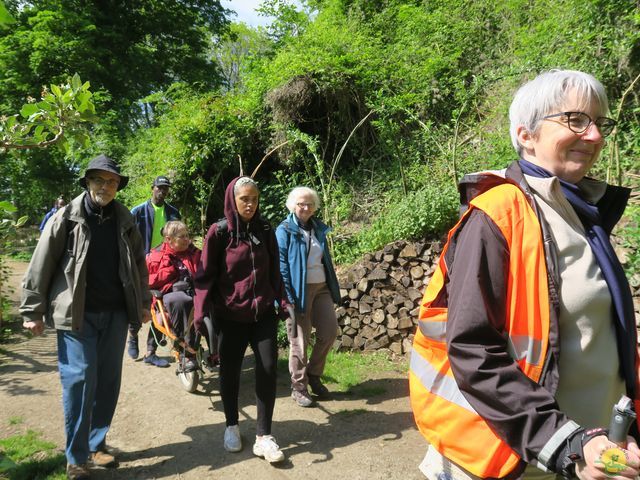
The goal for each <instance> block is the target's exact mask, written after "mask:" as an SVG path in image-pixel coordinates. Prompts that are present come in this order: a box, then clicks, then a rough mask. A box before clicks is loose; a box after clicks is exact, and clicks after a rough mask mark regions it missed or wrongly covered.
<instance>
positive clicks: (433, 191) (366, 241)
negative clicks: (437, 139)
mask: <svg viewBox="0 0 640 480" xmlns="http://www.w3.org/2000/svg"><path fill="white" fill-rule="evenodd" d="M457 211H458V202H457V195H456V190H455V189H454V187H453V185H448V186H447V185H441V186H439V187H437V186H432V187H430V188H424V189H421V190H417V191H412V192H409V193H408V194H407V195H406V196H404V197H403V198H402V199H400V200H399V201H397V202H389V207H388V208H387V209H386V210H384V211H383V212H382V213H381V214H380V215H379V216H378V218H377V219H376V220H375V221H374V222H373V223H372V224H371V225H370V226H369V227H367V228H366V229H364V230H362V231H361V232H359V233H358V234H357V235H355V236H353V237H352V238H350V239H347V240H346V241H344V242H342V243H338V244H337V245H336V248H335V252H334V258H335V261H336V262H337V263H350V262H353V261H354V260H356V259H357V258H358V257H359V256H361V255H363V254H364V253H366V252H372V251H375V250H378V249H380V248H382V247H383V246H384V245H386V244H387V243H390V242H392V241H394V240H397V239H399V238H402V239H419V238H423V237H428V238H437V237H439V236H441V235H443V234H444V233H445V232H446V231H447V229H448V228H449V227H450V226H452V225H453V223H454V222H455V219H456V215H457Z"/></svg>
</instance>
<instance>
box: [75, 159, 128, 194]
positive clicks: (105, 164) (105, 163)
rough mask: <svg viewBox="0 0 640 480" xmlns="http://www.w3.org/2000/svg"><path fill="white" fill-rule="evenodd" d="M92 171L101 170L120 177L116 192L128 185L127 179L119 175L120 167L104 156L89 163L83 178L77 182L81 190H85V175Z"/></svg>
mask: <svg viewBox="0 0 640 480" xmlns="http://www.w3.org/2000/svg"><path fill="white" fill-rule="evenodd" d="M92 170H102V171H104V172H111V173H115V174H116V175H118V176H119V177H120V185H118V190H122V189H123V188H124V187H126V186H127V183H129V177H125V176H124V175H122V174H121V173H120V166H119V165H118V164H117V163H116V161H115V160H113V159H112V158H109V157H107V156H106V155H104V154H101V155H98V156H97V157H96V158H94V159H93V160H91V161H90V162H89V165H87V169H86V170H85V171H84V176H83V177H82V178H81V179H80V180H79V183H80V186H82V188H87V175H88V174H89V172H90V171H92Z"/></svg>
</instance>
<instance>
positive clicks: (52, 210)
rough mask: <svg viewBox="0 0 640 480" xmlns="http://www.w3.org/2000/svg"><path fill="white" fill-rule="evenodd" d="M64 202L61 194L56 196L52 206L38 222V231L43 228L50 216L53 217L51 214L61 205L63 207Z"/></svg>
mask: <svg viewBox="0 0 640 480" xmlns="http://www.w3.org/2000/svg"><path fill="white" fill-rule="evenodd" d="M66 204H67V202H65V200H64V198H63V197H62V195H61V196H59V197H58V198H56V201H55V202H53V208H52V209H51V210H49V211H48V212H47V214H46V215H45V216H44V218H43V219H42V222H40V232H42V231H43V230H44V226H45V225H46V224H47V221H48V220H49V219H50V218H51V217H53V214H54V213H56V212H57V211H58V210H60V209H61V208H62V207H64V206H65V205H66Z"/></svg>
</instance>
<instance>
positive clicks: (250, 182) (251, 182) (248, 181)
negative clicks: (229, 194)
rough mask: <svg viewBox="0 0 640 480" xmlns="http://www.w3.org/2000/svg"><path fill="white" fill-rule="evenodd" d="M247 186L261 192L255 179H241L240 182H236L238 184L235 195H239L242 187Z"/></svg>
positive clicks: (234, 187)
mask: <svg viewBox="0 0 640 480" xmlns="http://www.w3.org/2000/svg"><path fill="white" fill-rule="evenodd" d="M247 185H249V186H250V187H253V188H255V189H256V190H257V191H258V192H260V189H259V188H258V184H257V183H256V181H255V180H254V179H253V178H251V177H240V178H239V179H238V180H236V183H235V185H234V186H233V194H234V195H237V194H238V192H239V191H240V189H241V188H242V187H246V186H247Z"/></svg>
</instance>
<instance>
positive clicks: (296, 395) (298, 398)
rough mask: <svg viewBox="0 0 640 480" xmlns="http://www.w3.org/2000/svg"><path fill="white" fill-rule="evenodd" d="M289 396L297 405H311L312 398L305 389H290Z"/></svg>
mask: <svg viewBox="0 0 640 480" xmlns="http://www.w3.org/2000/svg"><path fill="white" fill-rule="evenodd" d="M291 398H293V400H295V402H296V403H297V404H298V406H299V407H305V408H306V407H310V406H312V405H313V399H312V398H311V397H310V396H309V392H307V390H306V389H305V390H292V391H291Z"/></svg>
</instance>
